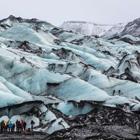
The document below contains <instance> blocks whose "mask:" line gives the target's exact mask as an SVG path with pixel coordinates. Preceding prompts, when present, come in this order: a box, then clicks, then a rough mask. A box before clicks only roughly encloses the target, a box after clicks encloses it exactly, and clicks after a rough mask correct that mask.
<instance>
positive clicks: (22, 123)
mask: <svg viewBox="0 0 140 140" xmlns="http://www.w3.org/2000/svg"><path fill="white" fill-rule="evenodd" d="M21 129H22V131H25V130H26V122H25V121H23V120H21Z"/></svg>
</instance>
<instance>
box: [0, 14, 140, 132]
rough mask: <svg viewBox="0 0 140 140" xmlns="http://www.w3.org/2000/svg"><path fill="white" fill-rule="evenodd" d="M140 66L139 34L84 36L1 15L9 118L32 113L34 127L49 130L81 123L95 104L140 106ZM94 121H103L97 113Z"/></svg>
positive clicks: (2, 92) (4, 104) (4, 109)
mask: <svg viewBox="0 0 140 140" xmlns="http://www.w3.org/2000/svg"><path fill="white" fill-rule="evenodd" d="M85 28H87V27H85ZM89 28H90V27H89ZM89 28H88V29H89ZM109 28H112V27H109ZM92 29H93V27H92ZM114 29H115V30H116V29H118V28H117V27H116V28H115V27H114ZM120 29H121V30H122V25H120V28H119V30H120ZM112 30H113V28H112V29H110V31H111V33H112V32H113V31H112ZM90 31H92V30H90ZM88 33H89V32H88ZM90 33H91V32H90ZM102 33H103V32H102ZM111 33H110V34H111ZM107 34H109V31H108V32H107ZM113 34H114V32H113ZM111 36H112V34H111ZM139 67H140V38H139V37H133V36H132V35H124V36H120V37H115V36H113V38H112V39H111V38H109V39H107V38H102V37H95V36H93V35H91V36H85V35H83V34H82V33H78V32H77V33H75V32H71V31H67V30H64V29H62V28H59V27H56V26H54V25H52V24H50V23H47V22H44V21H40V20H37V19H22V18H20V17H18V18H16V17H14V16H10V17H8V18H6V19H4V20H1V21H0V99H1V101H0V109H1V111H0V115H1V116H5V115H7V116H8V117H9V119H10V120H11V121H13V122H15V120H16V119H17V118H18V119H24V120H26V121H27V122H28V123H29V122H30V121H31V120H32V119H33V120H34V121H35V126H36V128H35V130H36V131H43V132H46V133H49V134H52V133H53V132H55V131H58V130H61V129H66V128H67V129H68V128H69V129H71V128H72V127H73V125H77V123H78V124H79V125H81V122H76V120H77V119H76V117H77V116H79V115H83V114H88V115H89V113H91V112H92V111H95V106H96V105H99V106H103V107H105V109H106V111H109V110H110V108H111V109H112V110H116V109H118V108H119V109H120V111H121V112H123V113H126V112H131V113H132V112H139V111H140V84H139V82H140V71H139ZM95 104H96V105H95ZM9 108H10V109H9ZM100 109H101V108H100V107H99V110H100ZM97 110H98V106H97ZM100 111H101V110H100ZM100 111H99V112H100ZM109 113H110V112H109ZM120 114H122V113H120ZM88 115H87V116H88ZM99 116H100V114H99ZM130 116H131V115H130ZM88 117H90V115H89V116H88ZM106 117H107V118H106V119H107V120H106V121H108V123H109V125H112V123H113V122H111V120H112V119H110V118H109V117H108V116H106ZM135 117H136V116H135ZM75 119H76V120H75ZM113 119H115V115H114V116H113ZM129 119H131V118H130V117H129V118H128V120H129ZM79 121H81V120H79ZM88 121H91V122H92V120H90V119H89V118H88ZM83 123H84V122H83ZM95 123H97V124H98V123H101V121H100V117H99V118H98V115H97V119H96V120H95ZM106 123H107V122H106ZM134 124H135V123H134V122H133V125H132V124H129V123H128V122H126V123H125V125H128V126H129V127H130V126H134ZM101 125H102V123H101ZM28 127H29V126H28ZM133 129H136V128H133Z"/></svg>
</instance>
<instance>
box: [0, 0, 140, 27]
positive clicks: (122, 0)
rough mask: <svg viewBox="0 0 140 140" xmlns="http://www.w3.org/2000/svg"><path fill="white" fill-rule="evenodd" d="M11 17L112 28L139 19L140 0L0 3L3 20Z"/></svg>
mask: <svg viewBox="0 0 140 140" xmlns="http://www.w3.org/2000/svg"><path fill="white" fill-rule="evenodd" d="M11 14H12V15H15V16H21V17H25V18H39V19H43V20H46V21H48V22H51V23H53V24H55V25H61V23H62V22H63V21H67V20H80V21H91V22H96V23H111V24H113V23H120V22H127V21H131V20H133V19H135V18H138V17H140V0H0V18H1V19H2V18H5V17H7V16H9V15H11Z"/></svg>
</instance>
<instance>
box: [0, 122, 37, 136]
mask: <svg viewBox="0 0 140 140" xmlns="http://www.w3.org/2000/svg"><path fill="white" fill-rule="evenodd" d="M34 124H35V122H34V121H33V120H31V124H30V125H31V127H30V128H31V129H30V128H28V129H27V131H30V130H31V131H33V128H34ZM26 126H27V123H26V122H25V121H24V120H21V121H19V120H17V121H16V122H15V123H12V122H11V121H5V120H3V121H1V122H0V131H1V133H2V132H25V131H26Z"/></svg>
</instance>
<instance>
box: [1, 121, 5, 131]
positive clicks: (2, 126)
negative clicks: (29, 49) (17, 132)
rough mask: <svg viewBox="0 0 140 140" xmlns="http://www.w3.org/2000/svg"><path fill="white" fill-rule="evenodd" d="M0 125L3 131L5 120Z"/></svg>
mask: <svg viewBox="0 0 140 140" xmlns="http://www.w3.org/2000/svg"><path fill="white" fill-rule="evenodd" d="M0 125H1V132H3V131H4V125H5V124H4V121H2V122H1V124H0Z"/></svg>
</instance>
